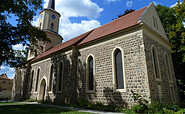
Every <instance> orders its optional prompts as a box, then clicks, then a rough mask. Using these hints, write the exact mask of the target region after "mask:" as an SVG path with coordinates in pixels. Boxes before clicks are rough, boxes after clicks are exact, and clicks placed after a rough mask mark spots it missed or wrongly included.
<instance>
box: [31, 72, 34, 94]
mask: <svg viewBox="0 0 185 114" xmlns="http://www.w3.org/2000/svg"><path fill="white" fill-rule="evenodd" d="M33 77H34V70H33V71H32V73H31V78H30V80H31V82H30V92H31V90H32V83H33Z"/></svg>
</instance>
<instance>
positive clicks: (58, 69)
mask: <svg viewBox="0 0 185 114" xmlns="http://www.w3.org/2000/svg"><path fill="white" fill-rule="evenodd" d="M61 63H62V77H61V80H59V79H60V76H61V75H60V73H61ZM57 72H58V73H57V91H56V92H57V93H62V90H63V89H62V87H63V79H64V78H63V76H64V62H63V61H60V63H58V68H57ZM59 81H61V82H60V83H61V90H60V91H59Z"/></svg>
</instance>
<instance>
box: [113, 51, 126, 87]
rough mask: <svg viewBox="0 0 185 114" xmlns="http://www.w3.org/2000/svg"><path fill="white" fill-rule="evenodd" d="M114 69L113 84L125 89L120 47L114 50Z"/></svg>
mask: <svg viewBox="0 0 185 114" xmlns="http://www.w3.org/2000/svg"><path fill="white" fill-rule="evenodd" d="M114 65H115V66H114V68H115V69H114V71H115V76H114V77H115V84H116V85H115V86H116V89H125V86H124V85H125V84H124V74H123V73H124V72H123V60H122V52H121V50H120V49H116V50H115V52H114Z"/></svg>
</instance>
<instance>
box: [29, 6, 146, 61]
mask: <svg viewBox="0 0 185 114" xmlns="http://www.w3.org/2000/svg"><path fill="white" fill-rule="evenodd" d="M146 8H147V7H144V8H142V9H139V10H137V11H134V12H132V13H129V14H127V15H125V16H122V17H120V18H118V19H116V20H114V21H112V22H110V23H108V24H105V25H103V26H100V27H98V28H95V29H93V30H91V31H89V32H86V33H84V34H82V35H80V36H77V37H75V38H73V39H71V40H69V41H66V42H64V43H62V44H59V45H57V46H55V47H53V48H51V49H49V50H47V51H46V52H44V53H43V54H41V55H39V56H37V57H35V58H34V59H33V60H32V61H35V60H38V59H40V58H43V57H45V56H47V55H50V54H53V53H55V52H57V51H60V50H62V49H65V48H68V47H71V46H79V45H83V44H86V43H88V42H91V41H94V40H97V39H99V38H102V37H104V36H107V35H110V34H113V33H115V32H119V31H121V30H124V29H127V28H129V27H132V26H135V25H138V24H139V23H140V21H139V19H140V17H141V16H142V15H143V13H144V12H145V10H146Z"/></svg>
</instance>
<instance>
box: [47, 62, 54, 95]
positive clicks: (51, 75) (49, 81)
mask: <svg viewBox="0 0 185 114" xmlns="http://www.w3.org/2000/svg"><path fill="white" fill-rule="evenodd" d="M51 67H53V72H52V74H51ZM54 75H55V72H54V64H51V65H50V69H49V78H48V79H49V80H48V83H49V84H48V93H52V92H53V77H54ZM51 77H52V80H51ZM50 84H51V85H50Z"/></svg>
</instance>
